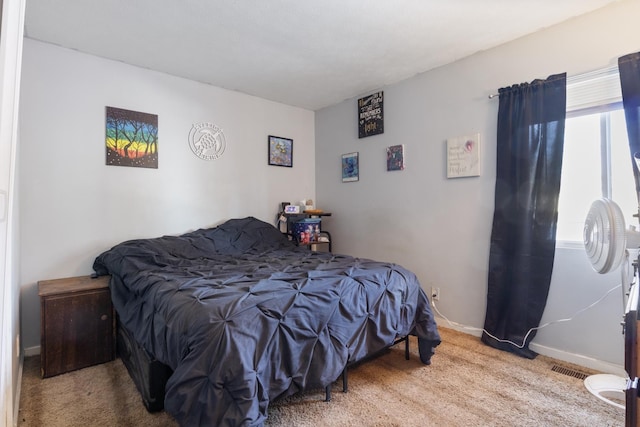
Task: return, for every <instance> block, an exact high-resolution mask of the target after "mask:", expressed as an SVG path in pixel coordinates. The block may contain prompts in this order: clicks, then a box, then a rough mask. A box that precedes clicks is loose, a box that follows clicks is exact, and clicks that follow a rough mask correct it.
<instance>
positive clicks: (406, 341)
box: [404, 335, 409, 360]
mask: <svg viewBox="0 0 640 427" xmlns="http://www.w3.org/2000/svg"><path fill="white" fill-rule="evenodd" d="M404 358H405V359H407V360H409V335H407V336H406V337H404Z"/></svg>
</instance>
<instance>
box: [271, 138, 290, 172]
mask: <svg viewBox="0 0 640 427" xmlns="http://www.w3.org/2000/svg"><path fill="white" fill-rule="evenodd" d="M268 142H269V144H268V149H269V164H270V165H271V166H285V167H288V168H290V167H293V139H289V138H282V137H279V136H273V135H269V141H268Z"/></svg>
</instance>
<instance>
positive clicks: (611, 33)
mask: <svg viewBox="0 0 640 427" xmlns="http://www.w3.org/2000/svg"><path fill="white" fill-rule="evenodd" d="M638 16H640V2H638V1H635V0H627V1H622V2H619V3H615V4H613V5H611V6H609V7H607V8H605V9H602V10H600V11H596V12H594V13H591V14H589V15H585V16H583V17H579V18H575V19H572V20H570V21H567V22H565V23H563V24H561V25H558V26H555V27H552V28H549V29H546V30H543V31H540V32H538V33H536V34H533V35H531V36H527V37H524V38H521V39H519V40H516V41H514V42H511V43H508V44H505V45H502V46H499V47H497V48H494V49H491V50H488V51H484V52H480V53H477V54H475V55H473V56H471V57H468V58H466V59H462V60H460V61H458V62H456V63H453V64H450V65H447V66H444V67H441V68H438V69H435V70H432V71H429V72H426V73H423V74H420V75H417V76H415V77H413V78H411V79H408V80H405V81H403V82H401V83H399V84H395V85H392V86H388V87H384V88H377V89H376V90H379V89H383V90H384V113H385V117H384V120H385V123H384V126H385V132H384V134H382V135H377V136H371V137H368V138H364V139H358V133H357V123H356V117H357V116H356V101H357V98H354V99H350V100H347V101H345V102H343V103H340V104H338V105H335V106H332V107H329V108H326V109H323V110H320V111H318V112H316V169H317V178H316V180H317V189H316V191H317V197H318V200H319V202H320V205H321V206H322V208H324V209H326V210H331V211H333V213H334V216H333V217H332V218H331V219H329V220H327V222H326V224H325V225H326V228H329V227H330V228H331V231H332V234H333V236H334V250H335V251H336V252H343V253H350V254H354V255H358V256H363V257H371V258H378V259H387V260H392V261H396V262H399V263H401V264H403V265H404V266H406V267H408V268H410V269H411V270H413V271H415V272H416V274H417V275H418V277H419V278H420V280H421V282H422V285H423V287H424V288H425V289H426V290H427V291H428V292H430V289H431V287H432V286H436V287H440V289H441V296H440V303H439V304H438V306H439V309H440V310H441V312H442V313H443V314H444V315H445V316H447V317H448V318H450V319H451V320H453V321H455V322H459V323H461V324H464V325H470V326H474V327H482V325H483V324H484V315H485V310H486V292H487V266H488V257H489V255H488V253H489V240H490V233H491V223H492V217H493V200H494V185H495V169H496V164H495V156H496V154H495V153H496V125H497V119H496V118H497V109H498V99H497V98H494V99H488V95H489V94H493V93H497V89H498V88H500V87H504V86H510V85H512V84H515V83H521V82H526V81H531V80H533V79H536V78H546V77H547V76H549V75H551V74H556V73H561V72H567V73H568V74H569V75H575V74H579V73H583V72H587V71H591V70H594V69H598V68H603V67H606V66H610V65H612V64H615V63H616V60H617V58H618V57H619V56H621V55H623V54H626V53H630V52H634V51H637V50H640V26H638V25H637V17H638ZM479 25H486V26H487V31H491V26H492V25H499V23H497V22H494V23H479ZM371 92H373V91H371ZM367 94H368V93H363V94H361V96H364V95H367ZM476 132H480V134H481V139H482V147H481V150H482V151H481V156H482V159H481V169H482V173H481V176H480V177H475V178H458V179H447V178H446V170H445V158H446V153H445V146H446V140H447V138H450V137H457V136H462V135H468V134H471V133H476ZM395 144H405V149H406V159H407V162H406V163H407V165H406V170H404V171H401V172H398V171H395V172H387V171H386V164H385V148H386V147H387V146H390V145H395ZM353 151H357V152H359V153H360V180H359V181H357V182H353V183H342V182H341V171H340V156H341V154H343V153H349V152H353ZM624 167H627V165H624ZM585 216H586V213H585ZM617 278H618V276H617V275H615V274H613V273H611V274H610V275H608V276H598V275H597V274H596V273H594V272H592V270H591V269H590V266H589V264H588V262H587V260H586V257H585V255H584V251H583V250H582V249H581V248H578V249H559V250H558V253H557V257H556V264H555V271H554V277H553V280H552V284H551V291H550V296H549V302H548V306H547V311H546V312H545V315H544V317H543V322H547V321H550V320H554V319H557V318H559V317H568V316H570V315H572V314H573V313H574V312H576V311H578V310H579V309H580V308H582V307H584V306H586V305H588V304H589V303H591V302H593V301H595V300H597V299H598V298H600V297H601V296H602V295H603V294H604V293H605V292H606V291H607V290H608V289H609V288H610V287H611V286H614V285H615V284H616V283H617V280H618V279H617ZM621 315H622V313H621V302H620V295H619V294H618V293H615V294H613V295H610V296H609V297H608V298H607V299H605V300H604V301H603V302H602V303H601V304H599V305H598V306H597V308H596V309H594V310H591V311H589V312H586V313H583V314H581V315H580V316H579V317H578V318H577V319H576V320H575V321H573V322H568V323H566V324H562V325H554V326H550V327H549V328H548V329H543V330H541V331H540V332H539V333H538V336H537V337H536V338H535V340H534V343H535V344H536V345H535V346H532V348H534V349H535V350H539V351H546V352H547V353H551V354H553V355H555V356H562V354H559V353H557V351H560V352H567V353H569V355H571V356H573V355H581V356H586V357H590V358H595V359H599V360H601V361H604V362H608V363H613V364H618V365H622V363H623V356H622V354H623V353H622V349H623V340H622V336H621V334H620V327H619V321H620V319H621ZM583 361H584V360H583Z"/></svg>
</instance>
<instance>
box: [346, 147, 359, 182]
mask: <svg viewBox="0 0 640 427" xmlns="http://www.w3.org/2000/svg"><path fill="white" fill-rule="evenodd" d="M358 179H360V165H359V164H358V153H347V154H343V155H342V182H353V181H357V180H358Z"/></svg>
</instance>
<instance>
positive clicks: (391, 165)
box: [387, 144, 404, 171]
mask: <svg viewBox="0 0 640 427" xmlns="http://www.w3.org/2000/svg"><path fill="white" fill-rule="evenodd" d="M387 170H388V171H401V170H404V145H402V144H400V145H392V146H391V147H387Z"/></svg>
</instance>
